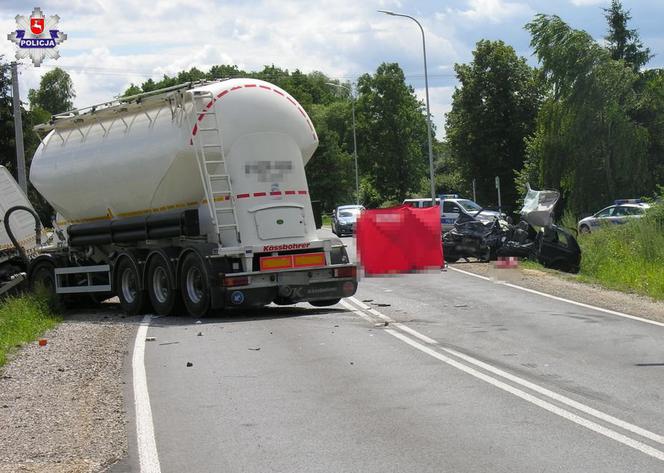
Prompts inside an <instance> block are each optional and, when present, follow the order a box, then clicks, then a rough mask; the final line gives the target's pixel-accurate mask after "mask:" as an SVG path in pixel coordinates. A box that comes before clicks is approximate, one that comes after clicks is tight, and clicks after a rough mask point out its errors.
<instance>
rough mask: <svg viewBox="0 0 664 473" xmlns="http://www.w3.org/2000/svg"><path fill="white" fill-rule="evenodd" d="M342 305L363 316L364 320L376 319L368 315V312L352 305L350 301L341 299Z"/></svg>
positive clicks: (371, 320)
mask: <svg viewBox="0 0 664 473" xmlns="http://www.w3.org/2000/svg"><path fill="white" fill-rule="evenodd" d="M341 305H342V306H344V307H345V308H346V309H348V310H350V311H351V312H352V313H354V314H355V315H358V316H360V317H362V318H363V319H364V320H366V321H368V322H371V323H374V322H375V321H374V319H372V318H371V317H370V316H368V315H367V314H365V313H364V312H362V311H361V310H357V309H356V308H355V307H353V306H352V305H350V304H349V303H348V302H346V301H345V300H343V299H342V300H341Z"/></svg>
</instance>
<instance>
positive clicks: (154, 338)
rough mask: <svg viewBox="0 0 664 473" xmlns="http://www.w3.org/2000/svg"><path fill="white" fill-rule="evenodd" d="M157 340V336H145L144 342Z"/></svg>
mask: <svg viewBox="0 0 664 473" xmlns="http://www.w3.org/2000/svg"><path fill="white" fill-rule="evenodd" d="M156 340H157V337H145V341H146V342H154V341H156Z"/></svg>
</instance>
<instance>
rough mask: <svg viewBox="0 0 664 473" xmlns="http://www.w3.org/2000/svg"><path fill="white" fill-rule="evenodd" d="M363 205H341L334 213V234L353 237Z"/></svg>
mask: <svg viewBox="0 0 664 473" xmlns="http://www.w3.org/2000/svg"><path fill="white" fill-rule="evenodd" d="M363 210H365V209H364V206H363V205H340V206H339V207H337V208H336V209H334V212H332V233H334V234H335V235H337V236H344V235H352V234H353V233H354V232H355V223H356V222H357V217H359V215H360V213H361V212H362V211H363Z"/></svg>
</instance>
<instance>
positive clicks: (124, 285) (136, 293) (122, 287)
mask: <svg viewBox="0 0 664 473" xmlns="http://www.w3.org/2000/svg"><path fill="white" fill-rule="evenodd" d="M114 272H115V287H116V292H117V295H118V299H120V306H122V309H123V310H124V311H125V312H126V313H127V315H138V314H143V313H145V312H147V310H148V307H149V305H148V300H149V299H148V295H147V293H146V291H145V290H143V289H141V285H140V281H141V276H140V274H139V272H138V269H137V268H136V266H135V265H134V264H133V263H132V262H131V260H129V258H122V259H121V260H120V262H119V263H118V264H117V266H116V267H115V271H114Z"/></svg>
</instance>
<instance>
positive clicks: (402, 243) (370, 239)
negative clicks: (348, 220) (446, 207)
mask: <svg viewBox="0 0 664 473" xmlns="http://www.w3.org/2000/svg"><path fill="white" fill-rule="evenodd" d="M440 231H441V230H440V207H438V206H436V207H429V208H425V209H415V208H412V207H407V206H405V205H402V206H401V207H392V208H389V209H376V210H365V211H363V212H362V214H361V215H360V218H359V219H358V221H357V224H356V235H357V254H358V258H359V260H360V263H361V264H362V266H363V267H364V272H365V274H367V275H371V274H374V275H376V274H391V273H407V272H410V271H417V270H426V269H440V268H441V266H442V265H443V247H442V242H441V234H440Z"/></svg>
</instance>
